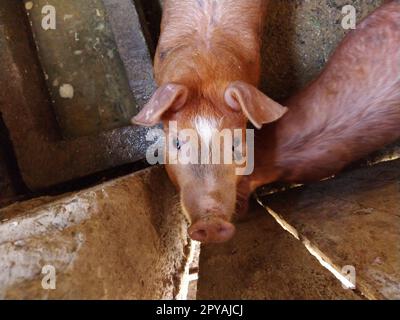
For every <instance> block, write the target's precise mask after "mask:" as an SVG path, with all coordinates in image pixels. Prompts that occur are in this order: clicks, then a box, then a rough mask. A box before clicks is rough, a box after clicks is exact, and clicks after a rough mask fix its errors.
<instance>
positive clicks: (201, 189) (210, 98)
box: [133, 0, 287, 242]
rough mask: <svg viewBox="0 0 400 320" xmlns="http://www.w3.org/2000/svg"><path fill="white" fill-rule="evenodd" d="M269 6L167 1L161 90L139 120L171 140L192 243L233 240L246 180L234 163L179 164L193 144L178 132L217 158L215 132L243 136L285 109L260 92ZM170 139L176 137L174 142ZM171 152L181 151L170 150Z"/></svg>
mask: <svg viewBox="0 0 400 320" xmlns="http://www.w3.org/2000/svg"><path fill="white" fill-rule="evenodd" d="M267 3H268V1H266V0H218V1H217V0H166V1H165V2H164V13H163V18H162V25H161V35H160V40H159V43H158V47H157V52H156V57H155V64H154V70H155V77H156V81H157V83H158V85H159V88H158V89H157V91H156V92H155V93H154V95H153V97H152V98H151V100H150V101H149V103H148V104H147V105H146V106H145V107H144V108H143V109H142V110H141V112H140V113H139V114H138V115H137V116H136V117H135V118H134V119H133V123H135V124H139V125H145V126H153V125H155V124H157V123H159V122H162V123H163V125H164V131H165V133H166V135H167V137H168V138H167V141H166V144H165V145H166V148H165V155H166V161H165V162H166V170H167V172H168V174H169V176H170V178H171V180H172V181H173V182H174V184H175V185H176V186H177V188H178V189H179V191H180V198H181V205H182V209H183V212H184V213H185V214H186V215H187V217H188V218H189V220H190V221H191V222H192V225H191V227H190V229H189V234H190V236H191V237H192V238H193V239H194V240H198V241H202V242H221V241H225V240H227V239H229V238H230V237H231V236H232V235H233V232H234V226H233V224H231V223H230V220H231V218H232V216H233V214H234V212H235V206H236V192H235V190H236V188H237V185H238V184H239V183H240V180H241V176H239V175H237V174H236V167H237V165H236V164H233V163H227V164H223V163H211V164H187V163H186V164H182V163H179V161H177V160H178V159H177V156H178V155H179V154H181V153H182V149H183V148H186V147H187V144H192V142H190V143H189V142H187V141H186V140H185V139H183V138H182V137H181V136H179V133H181V132H183V131H187V130H186V129H193V130H194V131H195V132H196V133H197V135H198V136H199V141H200V143H201V149H202V150H205V152H206V153H211V150H212V148H213V147H215V143H214V142H213V140H212V139H211V137H212V136H213V134H214V133H215V132H221V131H222V130H224V131H226V130H228V131H232V132H233V131H234V130H236V132H237V130H241V131H242V132H243V135H245V131H246V128H247V122H248V120H250V121H251V122H252V123H253V124H254V125H255V126H257V127H259V128H260V127H261V126H262V124H264V123H270V122H273V121H275V120H277V119H279V118H280V117H281V116H283V114H284V113H285V112H286V111H287V109H286V108H285V107H282V106H281V105H279V104H277V103H275V102H274V101H272V100H271V99H269V98H268V97H266V96H265V95H264V94H263V93H261V92H260V91H259V90H258V89H257V84H258V81H259V77H260V61H261V59H260V47H261V41H260V39H261V33H262V30H263V21H264V16H265V10H266V6H267ZM172 122H174V125H172V124H171V123H172ZM174 131H176V132H174ZM171 136H173V137H175V138H174V139H169V137H171ZM244 139H245V138H244ZM230 144H231V145H229V146H228V148H229V150H231V153H232V154H233V153H234V152H235V145H234V143H233V142H230ZM171 145H172V148H171ZM192 147H193V148H196V147H197V148H198V147H199V146H198V145H193V146H192ZM173 148H175V149H176V150H174V152H170V150H171V149H173ZM243 148H245V146H244V147H243ZM228 190H229V192H227V191H228Z"/></svg>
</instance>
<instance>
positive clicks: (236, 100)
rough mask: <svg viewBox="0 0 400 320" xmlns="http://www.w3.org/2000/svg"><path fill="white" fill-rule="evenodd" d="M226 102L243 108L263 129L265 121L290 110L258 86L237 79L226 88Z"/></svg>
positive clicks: (274, 119) (247, 115)
mask: <svg viewBox="0 0 400 320" xmlns="http://www.w3.org/2000/svg"><path fill="white" fill-rule="evenodd" d="M225 102H226V103H227V104H228V105H229V106H230V107H231V108H233V109H235V110H237V111H240V110H242V111H243V113H244V114H245V115H246V117H247V118H248V119H249V120H250V122H251V123H252V124H253V125H254V126H255V127H256V128H257V129H261V127H262V125H263V124H265V123H270V122H274V121H276V120H278V119H279V118H281V117H282V116H283V115H284V114H285V113H286V112H287V110H288V109H287V108H286V107H283V106H281V105H280V104H279V103H277V102H275V101H273V100H271V99H270V98H268V97H267V96H266V95H265V94H263V93H262V92H261V91H260V90H258V89H257V88H256V87H254V86H252V85H250V84H247V83H245V82H242V81H235V82H233V83H231V84H230V85H229V86H228V87H227V88H226V90H225Z"/></svg>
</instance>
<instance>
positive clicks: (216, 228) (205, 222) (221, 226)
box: [189, 217, 235, 243]
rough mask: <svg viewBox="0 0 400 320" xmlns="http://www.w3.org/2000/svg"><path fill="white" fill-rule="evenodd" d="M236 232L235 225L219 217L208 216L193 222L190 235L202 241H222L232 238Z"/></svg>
mask: <svg viewBox="0 0 400 320" xmlns="http://www.w3.org/2000/svg"><path fill="white" fill-rule="evenodd" d="M234 233H235V226H234V225H233V224H232V223H230V222H228V221H225V220H224V219H222V218H219V217H207V218H203V219H200V220H198V221H196V222H195V223H193V224H192V225H191V226H190V228H189V235H190V237H191V238H192V239H193V240H196V241H200V242H202V243H221V242H225V241H228V240H230V239H231V238H232V237H233V235H234Z"/></svg>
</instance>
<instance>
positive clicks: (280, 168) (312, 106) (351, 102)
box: [238, 0, 400, 211]
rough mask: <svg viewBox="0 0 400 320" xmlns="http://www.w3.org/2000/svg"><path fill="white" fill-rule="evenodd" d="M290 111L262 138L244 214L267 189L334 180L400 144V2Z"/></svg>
mask: <svg viewBox="0 0 400 320" xmlns="http://www.w3.org/2000/svg"><path fill="white" fill-rule="evenodd" d="M286 105H287V106H288V107H289V110H290V111H289V112H288V113H287V114H286V115H285V116H284V117H283V118H282V119H280V120H279V121H278V122H277V123H275V124H272V125H268V126H265V127H264V128H263V129H262V130H259V131H258V132H256V138H255V170H254V172H253V174H252V175H251V176H248V177H245V178H244V179H242V181H241V184H240V186H239V188H238V197H239V199H240V202H241V203H240V204H241V206H240V207H241V208H240V209H241V210H242V211H245V210H246V205H247V199H248V197H249V195H250V194H251V192H252V191H254V190H255V188H257V187H259V186H261V185H264V184H267V183H270V182H273V181H277V180H281V181H287V182H308V181H315V180H320V179H322V178H325V177H329V176H331V175H333V174H336V173H337V172H339V171H340V170H341V169H342V168H343V167H345V166H346V165H347V164H349V163H350V162H352V161H355V160H357V159H360V158H361V157H364V156H366V155H367V154H369V153H371V152H372V151H374V150H376V149H379V148H381V147H383V146H385V145H386V144H388V143H391V142H394V141H396V140H397V139H398V138H400V1H398V0H395V1H390V2H388V3H387V4H385V5H383V6H382V7H381V8H379V9H377V10H376V11H375V12H373V13H372V14H371V15H370V16H369V17H367V18H366V19H364V20H363V21H362V22H361V24H359V25H358V27H357V30H354V31H352V32H351V33H350V34H348V35H347V36H346V38H345V39H344V40H343V41H342V43H341V44H340V45H339V47H338V48H337V50H336V51H335V53H334V54H333V56H332V57H331V59H330V61H329V63H328V65H327V66H326V68H325V69H324V70H323V72H322V73H321V74H320V76H319V77H318V78H317V79H316V80H315V81H314V82H312V83H311V84H310V85H309V86H308V87H306V88H305V89H304V90H302V91H301V92H299V93H298V94H297V95H295V96H293V97H292V98H290V99H289V100H288V101H287V102H286Z"/></svg>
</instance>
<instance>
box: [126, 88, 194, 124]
mask: <svg viewBox="0 0 400 320" xmlns="http://www.w3.org/2000/svg"><path fill="white" fill-rule="evenodd" d="M187 97H188V89H187V88H186V87H185V86H182V85H179V84H171V83H170V84H166V85H163V86H161V87H160V88H158V89H157V90H156V92H155V93H154V95H153V97H152V98H151V99H150V101H149V102H148V103H147V104H146V105H145V106H144V107H143V109H142V110H141V111H140V112H139V114H138V115H137V116H135V117H134V118H132V120H131V122H132V123H133V124H137V125H141V126H146V127H152V126H155V125H156V124H158V123H159V122H161V118H162V115H163V114H164V113H165V112H166V111H168V110H174V111H177V110H178V109H180V108H181V107H183V105H184V104H185V102H186V100H187Z"/></svg>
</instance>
